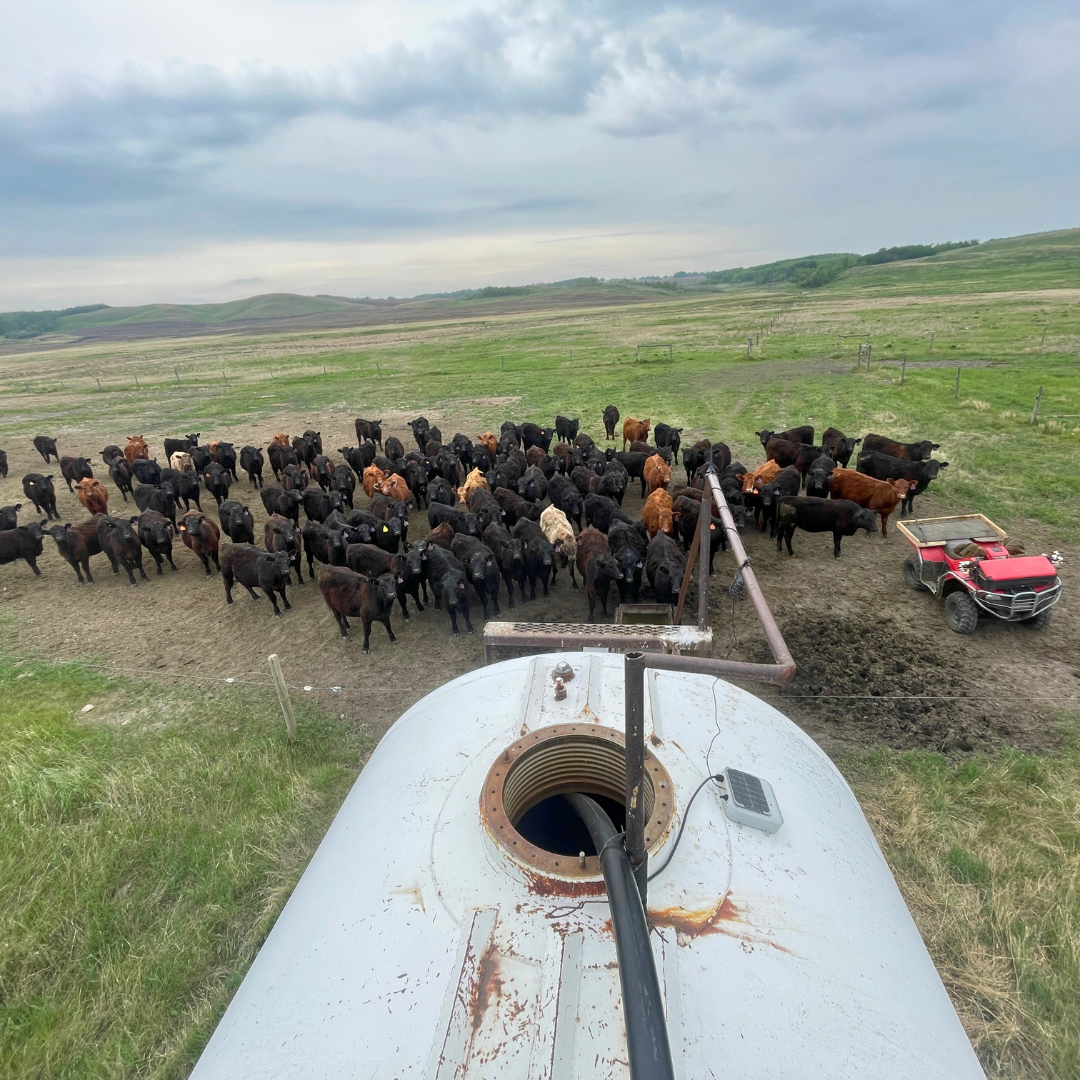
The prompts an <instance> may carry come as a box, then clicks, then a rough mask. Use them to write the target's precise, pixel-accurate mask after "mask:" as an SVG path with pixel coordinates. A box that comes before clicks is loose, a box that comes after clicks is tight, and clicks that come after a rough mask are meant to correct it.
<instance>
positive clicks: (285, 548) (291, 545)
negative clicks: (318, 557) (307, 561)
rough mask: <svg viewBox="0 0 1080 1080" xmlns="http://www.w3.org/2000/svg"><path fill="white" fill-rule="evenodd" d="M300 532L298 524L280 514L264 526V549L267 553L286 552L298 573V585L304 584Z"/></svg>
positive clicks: (267, 520)
mask: <svg viewBox="0 0 1080 1080" xmlns="http://www.w3.org/2000/svg"><path fill="white" fill-rule="evenodd" d="M300 540H301V536H300V530H299V529H298V528H297V527H296V524H295V523H294V522H292V521H290V520H289V519H288V518H287V517H282V516H281V515H280V514H271V515H270V516H269V517H268V518H267V519H266V521H265V522H264V524H263V547H264V548H266V550H267V551H273V552H278V551H281V552H284V553H285V554H286V555H288V557H289V566H290V568H291V569H293V570H295V571H296V584H297V585H303V584H304V573H303V570H302V569H301V566H300Z"/></svg>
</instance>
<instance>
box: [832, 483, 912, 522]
mask: <svg viewBox="0 0 1080 1080" xmlns="http://www.w3.org/2000/svg"><path fill="white" fill-rule="evenodd" d="M913 487H915V485H914V484H913V483H911V481H909V480H875V479H873V477H870V476H866V475H864V474H863V473H861V472H856V471H855V470H854V469H833V471H832V474H831V480H830V483H829V495H830V496H831V497H832V498H834V499H847V500H848V501H849V502H853V503H858V504H859V506H863V507H865V508H866V509H867V510H873V511H874V513H876V514H880V515H881V535H882V536H883V537H884V536H888V535H889V534H888V532H886V524H887V522H888V520H889V515H890V514H891V513H892V512H893V511H894V510H895V509H896V508H897V506H898V505H899V504H900V503H901V502H902V501H903V500H904V498H905V497H906V496H907V493H908V489H909V488H913Z"/></svg>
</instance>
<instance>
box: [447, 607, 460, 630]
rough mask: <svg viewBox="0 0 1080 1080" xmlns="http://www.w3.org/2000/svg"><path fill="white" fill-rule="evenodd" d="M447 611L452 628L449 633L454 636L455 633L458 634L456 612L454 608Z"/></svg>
mask: <svg viewBox="0 0 1080 1080" xmlns="http://www.w3.org/2000/svg"><path fill="white" fill-rule="evenodd" d="M447 611H449V613H450V625H451V626H452V627H453V628H454V629H453V630H452V631H451V633H452V634H454V635H455V636H456V635H457V632H458V628H457V610H456V609H455V608H453V607H448V608H447Z"/></svg>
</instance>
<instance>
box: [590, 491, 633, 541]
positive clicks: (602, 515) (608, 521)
mask: <svg viewBox="0 0 1080 1080" xmlns="http://www.w3.org/2000/svg"><path fill="white" fill-rule="evenodd" d="M615 521H623V522H625V523H626V524H627V525H633V524H634V521H633V518H631V517H630V515H629V514H627V513H626V511H625V510H623V509H622V507H620V506H619V504H618V503H617V502H616V501H615V500H614V499H609V498H608V497H607V496H606V495H586V496H585V524H586V525H592V526H594V527H595V528H597V529H599V530H600V531H601V532H602V533H606V532H607V531H608V530H609V529H610V528H611V525H612V522H615Z"/></svg>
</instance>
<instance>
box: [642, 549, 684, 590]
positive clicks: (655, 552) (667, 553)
mask: <svg viewBox="0 0 1080 1080" xmlns="http://www.w3.org/2000/svg"><path fill="white" fill-rule="evenodd" d="M685 571H686V560H685V559H684V558H683V553H682V552H681V551H680V550H679V545H678V544H676V543H675V541H674V540H672V539H671V537H670V536H668V535H667V534H666V533H662V532H658V533H657V534H656V535H655V536H654V537H653V538H652V539H651V540H650V541H649V547H648V551H647V553H646V556H645V573H646V575H647V576H648V578H649V584H650V585H651V586H652V591H653V598H654V599H655V600H656V602H657V603H658V604H674V603H675V602H676V600H677V599H678V597H679V589H680V587H681V586H682V579H683V574H684V573H685Z"/></svg>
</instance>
